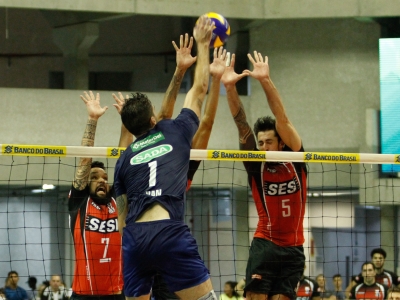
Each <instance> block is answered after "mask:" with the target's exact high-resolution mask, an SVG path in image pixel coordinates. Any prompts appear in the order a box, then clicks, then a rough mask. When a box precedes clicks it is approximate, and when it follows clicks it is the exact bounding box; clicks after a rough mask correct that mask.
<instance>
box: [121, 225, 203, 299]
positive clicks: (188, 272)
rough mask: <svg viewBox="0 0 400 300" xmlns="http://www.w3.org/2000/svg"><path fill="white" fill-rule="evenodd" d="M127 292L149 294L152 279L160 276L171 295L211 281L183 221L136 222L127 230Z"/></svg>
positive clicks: (123, 247) (125, 240)
mask: <svg viewBox="0 0 400 300" xmlns="http://www.w3.org/2000/svg"><path fill="white" fill-rule="evenodd" d="M122 250H123V258H124V269H123V272H124V293H125V296H127V297H139V296H143V295H147V294H149V293H150V290H151V287H152V285H153V277H154V276H155V275H156V273H159V274H161V276H162V277H163V279H164V281H165V283H166V284H167V286H168V289H169V290H170V291H171V292H176V291H180V290H183V289H187V288H191V287H194V286H196V285H199V284H201V283H203V282H205V281H206V280H207V279H209V278H210V275H209V272H208V270H207V268H206V266H205V265H204V262H203V260H202V259H201V258H200V255H199V251H198V248H197V244H196V240H195V239H194V238H193V236H192V235H191V234H190V231H189V228H188V226H187V225H186V224H185V223H183V222H182V221H175V220H161V221H153V222H143V223H133V224H130V225H129V226H127V227H125V228H124V234H123V237H122Z"/></svg>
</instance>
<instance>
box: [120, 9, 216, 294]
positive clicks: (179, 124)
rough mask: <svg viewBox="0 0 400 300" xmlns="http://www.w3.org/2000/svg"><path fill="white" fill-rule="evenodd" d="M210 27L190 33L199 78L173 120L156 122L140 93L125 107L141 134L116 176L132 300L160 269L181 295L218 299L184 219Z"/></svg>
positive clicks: (203, 21) (126, 118)
mask: <svg viewBox="0 0 400 300" xmlns="http://www.w3.org/2000/svg"><path fill="white" fill-rule="evenodd" d="M211 33H212V24H211V21H210V20H209V19H208V18H207V17H205V16H202V17H200V19H199V21H198V23H197V24H196V26H195V28H194V33H193V36H194V38H195V40H196V42H197V48H198V56H197V66H196V70H195V79H194V83H193V87H192V88H191V89H190V91H189V93H188V94H187V96H186V99H185V103H184V106H183V109H182V111H181V113H180V114H179V115H178V117H177V118H176V119H175V120H168V119H163V120H161V121H160V122H157V118H156V116H155V113H154V107H153V106H152V105H151V102H150V101H149V100H148V98H147V97H146V96H145V95H143V94H140V93H136V94H134V95H133V97H132V98H130V99H129V100H127V101H126V103H125V105H124V107H123V108H122V112H121V118H122V122H123V123H124V125H125V127H126V128H127V129H128V130H129V131H130V132H131V133H132V134H133V135H135V136H136V137H137V139H136V141H135V142H134V143H132V144H131V145H130V146H129V147H128V148H127V150H126V151H125V152H124V153H123V155H122V156H121V158H120V159H119V160H118V162H117V165H116V167H115V179H114V187H115V190H116V195H117V205H118V224H119V229H120V230H121V231H122V233H123V238H122V249H123V260H124V270H123V274H124V284H125V287H124V289H125V290H124V291H125V295H126V296H127V299H128V300H131V299H148V298H149V294H150V290H151V286H152V278H153V276H154V275H155V274H156V273H160V274H161V275H162V277H163V278H164V280H165V282H166V283H167V285H168V287H169V289H170V290H171V291H174V292H175V293H176V295H177V296H178V297H179V298H181V299H193V300H195V299H204V300H206V299H207V300H208V299H210V300H211V299H216V297H215V293H214V291H213V289H212V284H211V281H210V278H209V273H208V270H207V268H206V267H205V265H204V262H203V261H202V260H201V258H200V256H199V253H198V249H197V245H196V241H195V240H194V238H193V237H192V235H191V234H190V232H189V228H188V227H187V225H186V224H184V222H183V215H184V199H185V190H186V184H187V172H188V168H189V159H190V148H191V143H192V138H193V136H194V134H195V133H196V130H197V128H198V124H199V116H200V112H201V106H202V103H203V100H204V97H205V94H206V92H207V88H208V80H209V57H208V47H209V43H210V39H211Z"/></svg>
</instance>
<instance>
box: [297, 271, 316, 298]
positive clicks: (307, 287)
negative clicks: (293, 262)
mask: <svg viewBox="0 0 400 300" xmlns="http://www.w3.org/2000/svg"><path fill="white" fill-rule="evenodd" d="M305 268H306V267H305V266H304V269H305ZM317 299H319V292H318V284H317V283H316V282H315V281H314V280H312V279H311V278H309V277H306V276H304V272H303V275H301V277H300V281H299V285H298V287H297V293H296V300H317Z"/></svg>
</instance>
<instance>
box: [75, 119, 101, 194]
mask: <svg viewBox="0 0 400 300" xmlns="http://www.w3.org/2000/svg"><path fill="white" fill-rule="evenodd" d="M96 127H97V120H92V119H89V120H88V121H87V123H86V128H85V132H84V133H83V137H82V142H81V146H86V147H92V146H93V145H94V137H95V133H96ZM91 163H92V159H91V158H81V159H80V161H79V166H78V168H77V170H76V173H75V178H74V182H73V185H74V188H76V189H77V190H80V191H81V190H83V189H84V188H85V187H86V186H87V184H88V181H89V175H90V169H91V168H90V165H91Z"/></svg>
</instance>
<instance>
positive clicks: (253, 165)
mask: <svg viewBox="0 0 400 300" xmlns="http://www.w3.org/2000/svg"><path fill="white" fill-rule="evenodd" d="M239 149H240V150H248V151H257V150H258V149H257V147H256V139H255V137H254V133H253V132H251V134H250V135H249V137H248V138H247V140H246V143H245V144H242V143H239ZM243 165H244V167H245V169H246V171H247V173H251V172H256V171H257V170H258V171H259V167H258V166H259V165H260V162H254V161H244V162H243Z"/></svg>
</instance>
